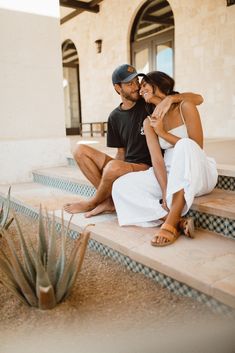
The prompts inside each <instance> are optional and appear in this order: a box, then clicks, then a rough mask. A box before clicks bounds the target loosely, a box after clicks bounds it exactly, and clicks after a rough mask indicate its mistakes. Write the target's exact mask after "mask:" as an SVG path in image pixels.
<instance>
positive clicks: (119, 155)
mask: <svg viewBox="0 0 235 353" xmlns="http://www.w3.org/2000/svg"><path fill="white" fill-rule="evenodd" d="M125 153H126V151H125V148H118V149H117V153H116V156H115V158H114V159H118V160H119V161H124V160H125Z"/></svg>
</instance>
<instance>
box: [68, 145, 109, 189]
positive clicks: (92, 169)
mask: <svg viewBox="0 0 235 353" xmlns="http://www.w3.org/2000/svg"><path fill="white" fill-rule="evenodd" d="M74 158H75V160H76V162H77V164H78V166H79V168H80V169H81V171H82V172H83V174H84V175H85V177H86V178H87V179H88V180H89V181H90V182H91V183H92V185H94V187H95V188H96V189H97V188H98V186H99V184H100V180H101V176H102V173H103V169H104V167H105V166H106V164H107V163H108V162H109V161H111V160H112V159H113V158H111V157H110V156H108V155H107V154H105V153H103V152H100V151H98V150H96V149H94V148H92V147H90V146H87V145H83V144H80V145H78V147H77V148H76V149H75V151H74Z"/></svg>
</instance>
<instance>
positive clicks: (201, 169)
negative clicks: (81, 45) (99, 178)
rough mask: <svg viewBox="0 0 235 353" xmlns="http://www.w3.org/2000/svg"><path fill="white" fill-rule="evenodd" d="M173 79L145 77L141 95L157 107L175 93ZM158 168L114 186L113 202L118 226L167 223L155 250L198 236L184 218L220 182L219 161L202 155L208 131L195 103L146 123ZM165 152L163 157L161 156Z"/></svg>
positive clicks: (156, 239) (154, 75)
mask: <svg viewBox="0 0 235 353" xmlns="http://www.w3.org/2000/svg"><path fill="white" fill-rule="evenodd" d="M173 89H174V80H173V79H172V78H171V77H169V76H168V75H167V74H165V73H163V72H160V71H153V72H150V73H149V74H147V75H144V76H143V79H142V81H141V89H140V93H141V95H142V96H143V97H144V99H145V101H146V103H151V104H153V105H154V106H157V104H159V103H160V102H161V101H162V100H163V99H164V98H165V97H166V96H167V95H171V94H174V91H173ZM144 131H145V135H146V139H147V144H148V148H149V150H150V154H151V159H152V165H153V167H152V168H150V169H149V170H147V171H143V172H135V173H129V174H126V175H124V176H122V177H121V178H119V179H117V180H116V181H115V183H114V185H113V192H112V196H113V201H114V204H115V208H116V211H117V215H118V220H119V224H120V225H121V226H123V225H139V226H154V225H160V224H162V223H163V224H162V226H161V228H160V230H159V232H158V233H157V234H156V235H155V236H154V238H153V239H152V241H151V244H152V245H153V246H166V245H169V244H172V243H173V242H174V241H175V240H176V239H177V238H178V236H179V234H180V231H182V230H183V229H184V233H185V235H187V236H190V237H193V228H192V227H191V225H192V224H190V222H189V221H187V220H184V219H182V218H181V216H182V215H185V214H186V213H187V212H188V210H189V208H190V207H191V205H192V203H193V199H194V197H195V196H200V195H203V194H207V193H209V192H211V191H212V190H213V188H214V187H215V185H216V182H217V177H218V175H217V170H216V164H215V161H214V160H213V159H211V158H208V157H207V156H206V155H205V153H204V151H203V149H202V148H203V132H202V126H201V121H200V116H199V113H198V111H197V108H196V107H195V106H194V105H193V104H192V103H190V102H187V101H185V102H182V103H180V104H175V105H173V106H172V107H171V108H170V110H169V111H168V113H167V114H166V115H165V116H164V117H157V116H155V114H154V113H153V114H152V115H151V116H148V117H147V118H146V120H145V121H144ZM162 150H163V151H164V157H163V154H162Z"/></svg>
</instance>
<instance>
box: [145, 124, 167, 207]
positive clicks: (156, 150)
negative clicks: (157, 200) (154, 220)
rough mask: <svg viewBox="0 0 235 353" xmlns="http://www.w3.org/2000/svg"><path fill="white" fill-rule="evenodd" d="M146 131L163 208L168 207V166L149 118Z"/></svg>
mask: <svg viewBox="0 0 235 353" xmlns="http://www.w3.org/2000/svg"><path fill="white" fill-rule="evenodd" d="M144 133H145V136H146V140H147V145H148V149H149V152H150V156H151V161H152V165H153V170H154V174H155V176H156V178H157V180H158V182H159V185H160V187H161V190H162V198H163V208H165V207H166V203H165V202H166V187H167V174H166V167H165V163H164V159H163V156H162V151H161V148H160V145H159V142H158V138H157V136H156V133H155V131H154V130H153V128H152V127H151V126H150V122H149V120H148V119H145V121H144ZM164 206H165V207H164ZM165 209H166V208H165Z"/></svg>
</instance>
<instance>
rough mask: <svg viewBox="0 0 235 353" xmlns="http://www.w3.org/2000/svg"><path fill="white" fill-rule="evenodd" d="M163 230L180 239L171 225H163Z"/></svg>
mask: <svg viewBox="0 0 235 353" xmlns="http://www.w3.org/2000/svg"><path fill="white" fill-rule="evenodd" d="M161 229H162V230H167V231H168V232H170V233H172V234H173V235H174V237H175V238H176V237H178V231H177V229H176V228H175V227H173V226H171V225H170V224H167V223H163V225H162V226H161Z"/></svg>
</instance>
